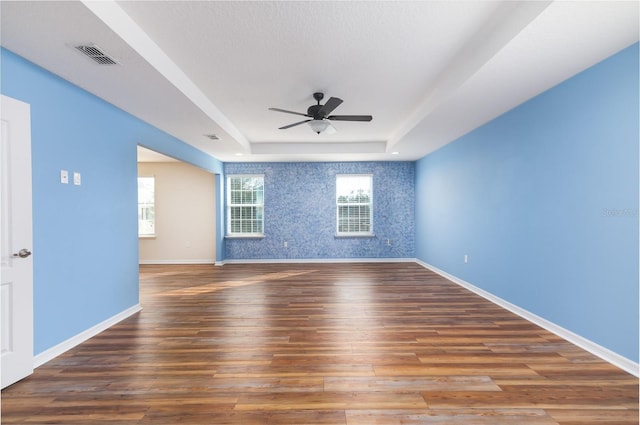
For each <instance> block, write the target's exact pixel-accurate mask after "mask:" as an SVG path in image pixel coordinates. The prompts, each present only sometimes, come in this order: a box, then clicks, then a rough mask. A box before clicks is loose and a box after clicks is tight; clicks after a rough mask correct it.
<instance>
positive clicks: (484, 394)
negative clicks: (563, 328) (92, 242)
mask: <svg viewBox="0 0 640 425" xmlns="http://www.w3.org/2000/svg"><path fill="white" fill-rule="evenodd" d="M140 285H141V303H142V304H143V307H144V310H143V311H142V312H140V313H138V314H136V315H135V316H133V317H131V318H129V319H127V320H125V321H123V322H121V323H119V324H118V325H116V326H114V327H112V328H110V329H108V330H107V331H105V332H103V333H101V334H100V335H98V336H96V337H94V338H92V339H90V340H88V341H86V342H85V343H83V344H81V345H79V346H78V347H76V348H74V349H72V350H70V351H69V352H67V353H65V354H64V355H62V356H60V357H58V358H56V359H54V360H53V361H51V362H49V363H47V364H46V365H44V366H42V367H40V368H38V369H37V370H36V372H35V373H34V374H33V375H32V376H30V377H29V378H27V379H25V380H23V381H21V382H19V383H17V384H14V385H13V386H11V387H9V388H8V389H6V390H4V391H3V392H2V423H3V424H13V423H29V424H33V423H37V424H54V423H60V424H242V425H254V424H290V425H293V424H295V425H303V424H318V425H321V424H325V425H329V424H332V425H337V424H340V425H373V424H375V425H417V424H437V425H440V424H464V425H502V424H510V425H515V424H518V425H526V424H530V425H552V424H555V425H589V424H594V425H595V424H597V425H603V424H616V425H623V424H638V379H637V378H635V377H633V376H632V375H629V374H627V373H625V372H624V371H622V370H620V369H617V368H615V367H614V366H611V365H609V364H608V363H605V362H604V361H602V360H600V359H598V358H596V357H594V356H592V355H591V354H589V353H587V352H585V351H583V350H581V349H579V348H577V347H575V346H573V345H571V344H569V343H567V342H566V341H564V340H562V339H560V338H559V337H557V336H555V335H553V334H551V333H549V332H547V331H545V330H543V329H540V328H539V327H537V326H535V325H533V324H531V323H529V322H527V321H525V320H523V319H521V318H519V317H517V316H515V315H513V314H512V313H510V312H508V311H506V310H503V309H501V308H500V307H497V306H495V305H494V304H491V303H489V302H488V301H485V300H483V299H482V298H480V297H478V296H476V295H475V294H472V293H470V292H468V291H467V290H465V289H463V288H461V287H459V286H457V285H455V284H453V283H450V282H448V281H446V280H445V279H443V278H441V277H439V276H437V275H435V274H433V273H432V272H430V271H428V270H426V269H424V268H422V267H421V266H419V265H417V264H414V263H358V264H344V263H338V264H255V265H254V264H252V265H237V264H232V265H225V266H223V267H214V266H205V265H189V266H168V265H163V266H141V281H140Z"/></svg>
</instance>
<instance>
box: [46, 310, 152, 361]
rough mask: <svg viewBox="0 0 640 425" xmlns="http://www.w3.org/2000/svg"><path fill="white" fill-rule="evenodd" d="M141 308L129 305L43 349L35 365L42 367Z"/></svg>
mask: <svg viewBox="0 0 640 425" xmlns="http://www.w3.org/2000/svg"><path fill="white" fill-rule="evenodd" d="M140 310H142V306H141V305H140V304H136V305H134V306H132V307H129V308H128V309H126V310H124V311H121V312H120V313H118V314H116V315H115V316H112V317H110V318H108V319H107V320H105V321H103V322H100V323H98V324H97V325H95V326H92V327H91V328H89V329H87V330H85V331H82V332H80V333H79V334H77V335H75V336H72V337H71V338H69V339H67V340H66V341H63V342H61V343H60V344H58V345H56V346H53V347H51V348H49V349H48V350H45V351H43V352H42V353H40V354H38V355H37V356H35V357H34V358H33V367H34V368H36V367H40V366H42V365H43V364H45V363H47V362H48V361H50V360H53V359H54V358H56V357H58V356H59V355H60V354H62V353H64V352H66V351H69V350H70V349H72V348H73V347H75V346H77V345H79V344H81V343H83V342H85V341H86V340H88V339H89V338H91V337H93V336H96V335H98V334H99V333H100V332H102V331H104V330H106V329H108V328H110V327H111V326H113V325H115V324H116V323H118V322H121V321H123V320H124V319H126V318H127V317H129V316H132V315H134V314H136V313H137V312H139V311H140Z"/></svg>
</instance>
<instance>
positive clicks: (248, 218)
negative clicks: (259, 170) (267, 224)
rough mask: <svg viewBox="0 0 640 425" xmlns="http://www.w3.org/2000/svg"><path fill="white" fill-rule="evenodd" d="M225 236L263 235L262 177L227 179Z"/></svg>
mask: <svg viewBox="0 0 640 425" xmlns="http://www.w3.org/2000/svg"><path fill="white" fill-rule="evenodd" d="M227 234H228V235H229V236H262V235H263V234H264V176H260V175H244V176H229V178H228V179H227Z"/></svg>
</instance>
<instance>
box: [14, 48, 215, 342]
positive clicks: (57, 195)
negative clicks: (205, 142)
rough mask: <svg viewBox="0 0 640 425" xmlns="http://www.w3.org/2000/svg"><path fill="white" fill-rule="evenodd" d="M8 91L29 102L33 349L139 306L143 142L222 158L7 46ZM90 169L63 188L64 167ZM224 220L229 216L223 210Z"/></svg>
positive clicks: (183, 155) (187, 157)
mask: <svg viewBox="0 0 640 425" xmlns="http://www.w3.org/2000/svg"><path fill="white" fill-rule="evenodd" d="M1 54H2V72H1V74H2V94H4V95H6V96H10V97H13V98H16V99H19V100H21V101H23V102H27V103H29V104H30V105H31V153H32V174H33V236H34V240H33V264H34V282H33V285H34V354H40V353H41V352H43V351H45V350H47V349H48V348H51V347H53V346H55V345H57V344H59V343H61V342H63V341H65V340H67V339H69V338H71V337H73V336H75V335H77V334H78V333H80V332H82V331H84V330H86V329H89V328H91V327H92V326H94V325H96V324H98V323H100V322H102V321H104V320H106V319H108V318H110V317H112V316H113V315H115V314H117V313H120V312H121V311H123V310H126V309H127V308H129V307H132V306H134V305H136V304H137V303H138V222H137V164H136V161H137V153H136V146H137V144H138V143H140V144H143V145H145V146H147V147H149V148H151V149H155V150H157V151H159V152H162V153H165V154H167V155H170V156H173V157H175V158H178V159H181V160H184V161H186V162H189V163H192V164H194V165H196V166H199V167H201V168H204V169H207V170H209V171H211V172H213V173H222V163H221V162H220V161H218V160H216V159H214V158H212V157H210V156H208V155H205V154H204V153H202V152H200V151H198V150H196V149H195V148H193V147H191V146H189V145H187V144H185V143H183V142H181V141H180V140H178V139H176V138H174V137H172V136H170V135H168V134H166V133H164V132H162V131H160V130H158V129H156V128H155V127H152V126H150V125H148V124H146V123H144V122H142V121H140V120H138V119H136V118H135V117H133V116H131V115H129V114H127V113H126V112H124V111H122V110H120V109H118V108H115V107H114V106H112V105H110V104H108V103H106V102H104V101H103V100H100V99H99V98H97V97H95V96H93V95H91V94H89V93H87V92H86V91H84V90H82V89H80V88H78V87H76V86H74V85H72V84H70V83H69V82H67V81H65V80H63V79H61V78H59V77H57V76H55V75H53V74H51V73H49V72H47V71H45V70H44V69H42V68H40V67H38V66H36V65H34V64H32V63H30V62H28V61H26V60H24V59H23V58H21V57H19V56H17V55H15V54H13V53H11V52H9V51H7V50H5V49H2V51H1ZM61 169H65V170H68V171H69V172H73V171H79V172H80V173H82V185H81V186H74V185H72V184H68V185H63V184H60V182H59V179H60V177H59V175H60V170H61ZM218 214H219V216H222V212H221V209H220V212H219V213H218Z"/></svg>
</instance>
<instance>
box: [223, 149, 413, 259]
mask: <svg viewBox="0 0 640 425" xmlns="http://www.w3.org/2000/svg"><path fill="white" fill-rule="evenodd" d="M224 167H225V175H229V174H264V176H265V177H264V184H265V189H264V190H265V194H264V196H265V205H264V208H265V237H264V238H262V239H241V238H237V239H234V238H227V239H226V240H225V245H226V247H225V252H226V259H228V260H239V259H243V260H244V259H345V258H347V259H348V258H413V257H414V239H413V237H414V233H413V228H414V221H413V220H414V205H413V195H414V191H413V187H414V168H415V163H413V162H349V163H347V162H344V163H343V162H336V163H318V162H304V163H226V164H225V165H224ZM336 174H373V203H374V207H373V222H374V224H373V227H374V229H373V230H374V233H375V237H373V238H336V237H335V234H336V206H335V202H336V201H335V186H336V182H335V180H336ZM225 230H226V229H225ZM388 239H390V240H391V241H392V242H391V245H390V246H389V245H388V244H387V240H388ZM285 241H286V242H287V244H288V246H287V247H286V248H285V247H284V242H285Z"/></svg>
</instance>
